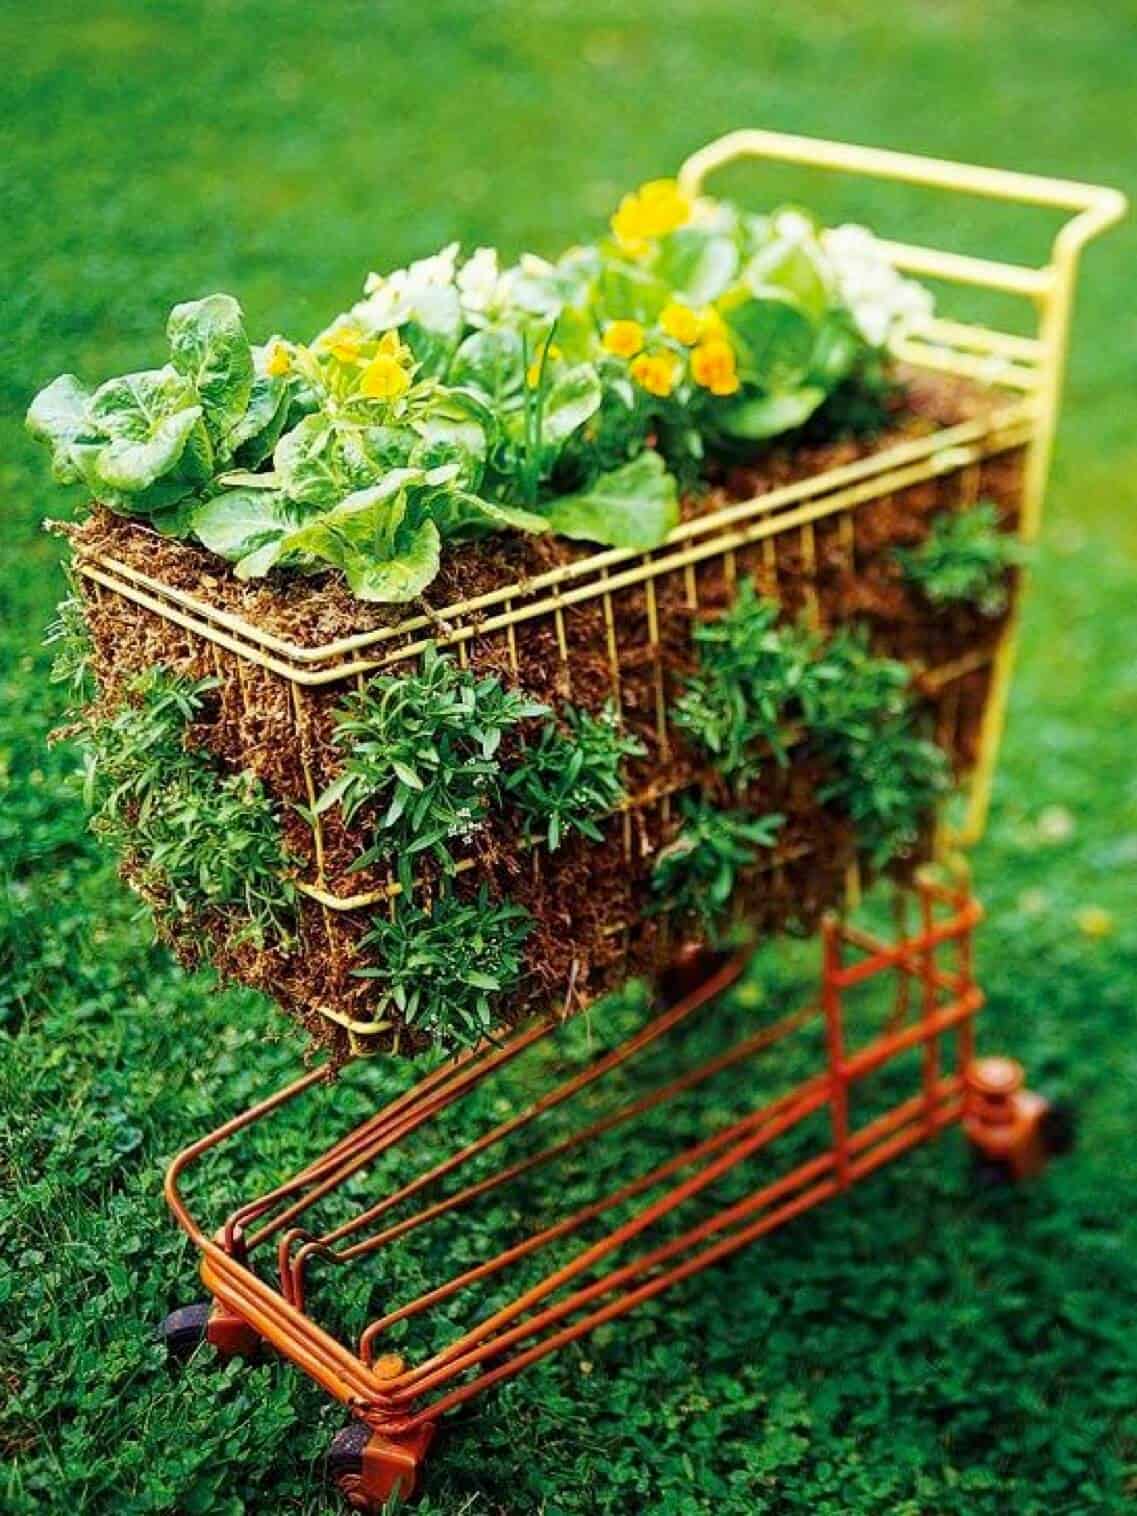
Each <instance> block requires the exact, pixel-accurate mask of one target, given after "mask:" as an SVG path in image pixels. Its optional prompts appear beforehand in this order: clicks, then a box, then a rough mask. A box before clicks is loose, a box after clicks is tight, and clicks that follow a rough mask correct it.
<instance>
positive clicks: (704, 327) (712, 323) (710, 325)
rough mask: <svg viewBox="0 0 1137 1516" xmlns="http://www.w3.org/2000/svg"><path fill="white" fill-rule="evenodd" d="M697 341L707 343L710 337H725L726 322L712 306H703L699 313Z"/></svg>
mask: <svg viewBox="0 0 1137 1516" xmlns="http://www.w3.org/2000/svg"><path fill="white" fill-rule="evenodd" d="M698 336H699V341H700V342H708V341H709V340H710V339H711V338H712V337H723V338H725V337H726V322H725V321H724V320H723V319H722V317H721V316H720V315H719V313H718V311H716V310H715V308H714V306H713V305H705V306H704V307H703V309H702V310H701V311H700V312H699V333H698Z"/></svg>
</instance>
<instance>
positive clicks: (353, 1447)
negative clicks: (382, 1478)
mask: <svg viewBox="0 0 1137 1516" xmlns="http://www.w3.org/2000/svg"><path fill="white" fill-rule="evenodd" d="M370 1438H371V1428H370V1427H367V1426H364V1424H363V1422H362V1421H353V1422H352V1423H351V1425H350V1426H346V1427H344V1428H343V1430H342V1431H340V1432H337V1433H336V1435H335V1436H334V1437H333V1438H332V1445H331V1447H330V1448H329V1449H328V1478H329V1479H330V1480H331V1482H332V1484H334V1485H335V1486H336V1488H337V1489H338V1490H339V1492H340V1494H341V1495H342V1496H343V1497H344V1499H345V1500H346V1501H347V1503H348V1504H349V1505H350V1506H351V1507H352V1509H353V1510H357V1511H360V1510H368V1509H369V1508H370V1503H369V1502H367V1501H365V1500H362V1499H361V1496H360V1494H359V1487H358V1480H359V1476H360V1475H361V1474H362V1473H363V1450H364V1448H365V1447H366V1446H367V1444H368V1442H369V1441H370Z"/></svg>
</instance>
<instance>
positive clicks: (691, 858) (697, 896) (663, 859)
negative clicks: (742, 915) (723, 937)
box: [652, 795, 785, 942]
mask: <svg viewBox="0 0 1137 1516" xmlns="http://www.w3.org/2000/svg"><path fill="white" fill-rule="evenodd" d="M679 805H680V812H681V815H682V817H683V823H682V826H681V827H680V830H679V833H678V835H677V836H676V837H675V839H674V841H672V842H670V843H668V844H667V846H666V847H664V848H662V849H661V850H660V852H659V854H658V856H657V857H656V860H655V866H654V868H653V870H652V888H653V889H654V890H655V892H656V894H657V896H658V897H659V908H660V909H662V910H668V911H674V912H676V913H677V914H679V915H691V916H695V917H696V918H697V919H698V920H699V921H700V922H701V924H702V926H703V927H704V929H705V930H706V932H707V933H708V935H709V936H710V938H711V940H712V941H716V942H717V941H718V940H719V935H720V931H721V927H722V922H723V918H724V915H725V913H726V911H727V910H728V908H729V905H730V898H731V895H732V894H733V892H734V884H735V879H736V877H737V874H738V871H739V869H743V868H747V867H749V866H750V865H751V864H753V863H755V862H756V861H757V858H758V853H759V849H762V848H772V847H774V846H775V845H776V843H777V837H778V829H779V827H780V826H781V825H782V822H783V820H784V819H785V818H784V817H782V816H779V815H776V814H771V815H767V816H754V815H751V814H750V813H749V812H747V811H742V810H720V809H718V808H717V807H716V806H714V805H712V804H711V803H710V801H708V800H706V799H705V798H703V797H701V796H699V797H695V796H690V795H685V796H684V797H683V798H682V800H681V801H680V803H679Z"/></svg>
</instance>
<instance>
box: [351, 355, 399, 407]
mask: <svg viewBox="0 0 1137 1516" xmlns="http://www.w3.org/2000/svg"><path fill="white" fill-rule="evenodd" d="M410 384H411V381H410V376H409V375H408V373H407V371H406V369H405V368H403V366H402V364H400V363H399V361H398V359H396V358H392V357H391V355H390V353H380V354H379V355H378V356H377V357H375V358H372V360H371V362H370V363H369V364H368V365H367V367H366V368H365V369H364V370H363V373H362V374H361V376H360V380H359V393H360V394H361V395H366V396H367V398H368V399H369V400H397V399H398V398H399V396H400V395H402V394H404V393H405V392H406V391H407V390H408V389H409V388H410Z"/></svg>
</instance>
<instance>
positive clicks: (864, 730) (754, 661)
mask: <svg viewBox="0 0 1137 1516" xmlns="http://www.w3.org/2000/svg"><path fill="white" fill-rule="evenodd" d="M779 614H780V608H779V607H778V606H777V604H776V603H774V602H772V601H767V600H762V599H761V598H760V597H759V596H758V594H757V592H756V591H755V589H754V586H753V584H752V583H751V582H750V581H749V580H744V581H743V582H742V583H741V584H740V585H739V589H738V595H737V597H736V599H735V602H734V604H733V605H732V606H731V607H730V609H729V610H728V611H727V612H726V614H725V615H723V616H721V617H719V618H718V619H717V620H715V621H712V622H708V623H706V624H704V625H703V626H700V627H698V628H696V631H695V641H696V646H697V648H698V653H699V669H698V671H697V672H696V673H695V674H694V675H693V676H692V677H691V678H690V679H689V680H688V682H687V688H686V690H685V692H684V694H683V695H682V696H681V697H680V699H679V700H678V701H677V702H676V705H675V710H674V721H675V725H676V726H677V727H679V728H680V729H681V730H683V731H685V732H687V734H688V735H689V736H690V738H691V740H692V741H693V742H694V743H695V744H696V745H697V746H699V747H701V748H702V749H703V751H704V752H705V753H706V754H707V755H708V757H710V759H711V760H712V762H713V763H714V765H715V767H716V768H717V769H718V770H719V771H720V773H722V775H723V776H724V778H726V779H728V780H730V782H731V783H732V784H733V785H734V787H735V788H736V790H737V791H738V792H739V793H741V792H742V791H743V790H745V788H746V786H747V785H748V784H750V783H751V782H753V780H754V779H755V778H756V777H757V775H758V774H759V773H760V771H761V768H762V765H763V764H764V763H765V762H766V761H767V760H768V757H769V755H770V754H771V753H773V754H774V756H775V757H776V758H777V760H778V762H779V763H783V764H784V763H786V762H788V761H790V758H789V755H788V752H787V746H786V742H787V737H788V735H789V734H790V733H793V734H795V735H796V736H797V737H798V738H799V739H800V740H802V741H804V742H805V743H806V744H807V745H808V746H809V747H811V748H812V749H813V750H815V751H819V752H821V753H823V754H824V755H825V757H826V758H827V759H828V760H829V766H830V769H831V778H830V780H829V782H828V783H827V784H826V786H825V788H824V789H823V790H822V792H821V798H822V799H823V800H826V801H829V800H832V801H834V802H835V803H836V804H837V805H839V806H840V807H841V809H842V810H844V811H845V813H846V814H847V815H848V816H849V818H850V819H851V820H852V821H853V823H854V825H855V827H856V832H857V841H858V846H859V847H860V848H861V849H862V850H863V851H864V852H865V853H866V854H867V856H868V857H869V858H870V860H871V861H872V863H873V864H874V865H875V866H876V867H884V865H885V864H887V863H888V862H890V861H891V860H892V859H893V858H896V857H899V856H902V855H904V854H906V853H908V852H909V851H910V850H911V848H912V847H913V845H914V844H915V843H916V841H917V840H918V838H919V836H920V831H921V827H922V826H923V824H924V822H925V820H926V818H927V815H928V812H929V810H930V808H931V806H932V805H933V804H934V803H935V801H936V800H937V799H938V798H939V797H940V796H941V795H942V794H943V793H944V792H945V790H946V789H947V787H948V769H947V763H946V760H945V758H944V756H943V754H942V753H941V752H940V750H939V748H937V747H936V746H935V745H934V744H933V743H930V742H926V741H924V740H923V739H922V738H921V737H920V736H919V734H918V732H917V730H916V715H915V711H914V708H913V705H912V699H911V695H910V691H909V683H910V676H909V673H908V670H907V669H906V668H905V666H904V665H903V664H902V663H895V662H892V661H890V660H888V659H883V658H877V657H874V656H873V655H872V653H871V652H870V651H869V649H868V645H867V642H866V641H865V638H864V637H863V636H862V635H861V634H859V633H856V632H839V633H838V634H837V635H835V636H834V637H832V638H830V639H829V640H828V641H823V640H822V639H820V638H818V637H816V636H814V635H813V634H811V633H809V632H808V631H806V630H805V629H804V628H802V627H797V626H792V625H786V624H782V623H780V622H779V620H778V616H779Z"/></svg>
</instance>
